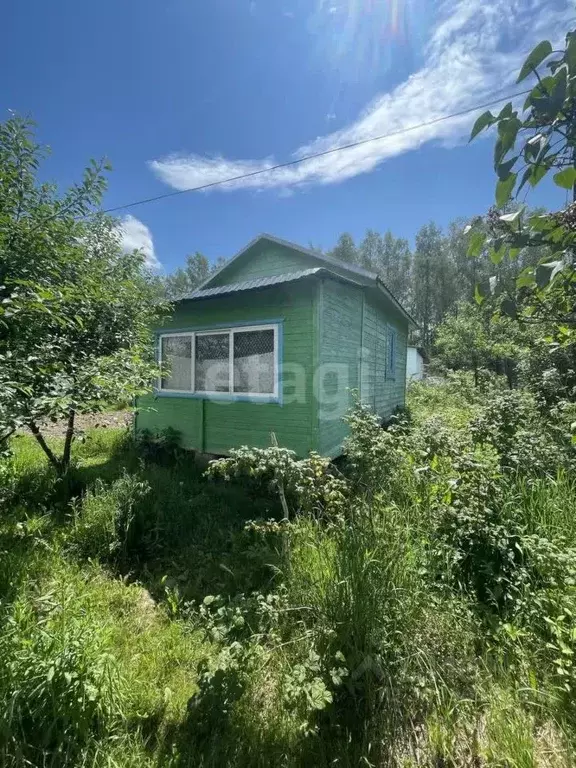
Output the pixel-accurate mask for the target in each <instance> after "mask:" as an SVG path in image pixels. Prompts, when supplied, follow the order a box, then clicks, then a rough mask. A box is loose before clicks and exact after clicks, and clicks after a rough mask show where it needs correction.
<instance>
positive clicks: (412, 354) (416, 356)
mask: <svg viewBox="0 0 576 768" xmlns="http://www.w3.org/2000/svg"><path fill="white" fill-rule="evenodd" d="M423 378H424V356H423V354H422V351H421V350H420V349H419V348H418V347H408V348H407V353H406V384H407V385H408V384H409V383H410V382H411V381H420V380H421V379H423Z"/></svg>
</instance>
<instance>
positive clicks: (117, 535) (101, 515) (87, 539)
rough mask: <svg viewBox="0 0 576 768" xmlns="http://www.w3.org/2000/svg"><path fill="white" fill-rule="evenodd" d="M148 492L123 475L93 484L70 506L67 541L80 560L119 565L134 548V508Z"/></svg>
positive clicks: (143, 483)
mask: <svg viewBox="0 0 576 768" xmlns="http://www.w3.org/2000/svg"><path fill="white" fill-rule="evenodd" d="M149 491H150V486H149V484H148V483H147V482H146V481H143V480H141V479H140V478H139V477H138V476H134V475H128V474H127V473H125V474H124V475H123V476H122V477H121V478H120V479H119V480H116V481H114V482H113V483H112V484H110V485H105V484H104V483H103V482H102V481H101V480H98V481H96V483H95V485H94V487H93V488H91V489H90V490H88V491H87V492H86V495H85V496H84V498H83V499H80V500H76V501H74V502H72V510H73V523H72V528H71V529H70V531H69V532H68V535H67V538H68V543H69V545H70V546H71V548H72V549H73V550H74V551H75V552H76V553H78V554H79V555H80V556H81V557H85V558H98V559H101V560H104V561H106V560H108V561H110V560H115V561H119V560H122V559H125V557H126V554H127V552H128V550H129V549H130V548H131V547H132V546H133V544H134V537H133V535H132V525H133V523H134V519H135V516H136V513H137V507H138V505H139V504H141V503H142V501H143V499H145V497H146V496H147V494H148V493H149Z"/></svg>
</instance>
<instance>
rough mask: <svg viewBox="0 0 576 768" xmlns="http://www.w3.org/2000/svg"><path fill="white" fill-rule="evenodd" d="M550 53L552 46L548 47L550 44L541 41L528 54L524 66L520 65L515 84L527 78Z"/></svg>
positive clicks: (546, 41)
mask: <svg viewBox="0 0 576 768" xmlns="http://www.w3.org/2000/svg"><path fill="white" fill-rule="evenodd" d="M551 53H552V46H551V45H550V42H549V41H548V40H542V42H541V43H538V45H537V46H536V48H534V50H533V51H532V52H531V53H530V55H529V56H528V58H527V59H526V61H525V62H524V64H523V65H522V69H521V70H520V74H519V75H518V80H516V82H517V83H520V82H522V80H524V78H526V77H528V75H529V74H530V73H531V72H532V71H533V70H535V69H536V68H537V67H539V66H540V64H542V62H543V61H544V59H545V58H546V57H547V56H550V54H551Z"/></svg>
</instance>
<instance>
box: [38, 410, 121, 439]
mask: <svg viewBox="0 0 576 768" xmlns="http://www.w3.org/2000/svg"><path fill="white" fill-rule="evenodd" d="M131 422H132V413H131V412H130V411H108V412H106V413H82V414H78V415H77V416H76V430H79V431H81V432H83V431H84V430H86V429H93V428H94V427H104V428H110V429H116V428H118V427H125V426H128V424H130V423H131ZM39 427H40V429H41V431H42V434H43V435H45V436H47V437H64V435H65V433H66V422H65V421H56V422H54V423H52V422H50V421H48V422H44V423H42V424H39Z"/></svg>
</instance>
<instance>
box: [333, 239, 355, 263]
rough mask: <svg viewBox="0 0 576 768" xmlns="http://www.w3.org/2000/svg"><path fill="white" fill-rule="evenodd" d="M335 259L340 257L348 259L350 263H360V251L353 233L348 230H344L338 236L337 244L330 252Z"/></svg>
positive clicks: (344, 259) (341, 259)
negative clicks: (357, 248)
mask: <svg viewBox="0 0 576 768" xmlns="http://www.w3.org/2000/svg"><path fill="white" fill-rule="evenodd" d="M328 255H329V256H331V257H332V258H333V259H339V260H340V261H347V262H348V263H349V264H358V261H359V259H358V251H357V250H356V246H355V244H354V239H353V238H352V235H351V234H349V233H348V232H344V233H343V234H341V235H340V237H339V238H338V242H337V243H336V246H335V247H334V248H333V249H332V250H331V251H330V252H329V254H328Z"/></svg>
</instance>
